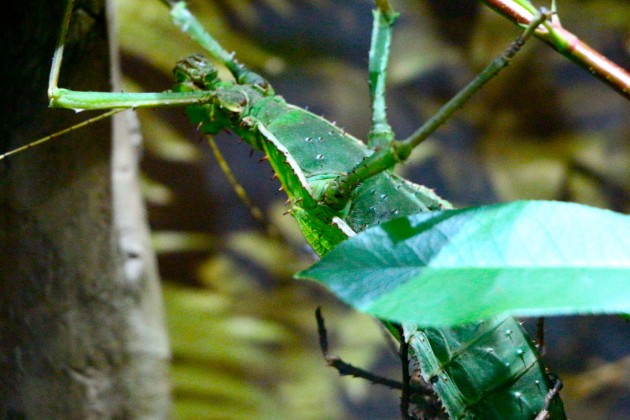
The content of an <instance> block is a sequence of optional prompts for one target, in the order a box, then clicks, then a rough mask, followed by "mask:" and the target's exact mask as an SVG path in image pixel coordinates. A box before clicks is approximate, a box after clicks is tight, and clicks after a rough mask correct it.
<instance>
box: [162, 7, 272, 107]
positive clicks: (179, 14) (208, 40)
mask: <svg viewBox="0 0 630 420" xmlns="http://www.w3.org/2000/svg"><path fill="white" fill-rule="evenodd" d="M163 3H166V4H168V5H169V7H170V8H171V19H172V20H173V23H174V24H175V25H176V26H177V27H178V28H179V29H181V30H182V32H185V33H186V34H188V36H190V37H191V38H192V39H193V40H194V41H196V42H197V43H198V44H199V45H201V47H203V48H204V49H206V50H207V51H208V52H209V53H210V54H211V55H212V56H213V57H214V58H216V59H217V60H219V61H220V62H221V63H222V64H223V65H224V66H225V67H227V69H228V70H230V73H232V75H233V76H234V78H235V79H236V81H237V82H238V83H239V84H248V85H252V86H255V87H257V88H258V89H259V90H260V91H261V92H263V93H264V94H266V95H273V94H274V92H273V89H272V88H271V86H270V85H269V83H268V82H267V81H266V80H265V79H264V78H263V77H262V76H260V75H259V74H258V73H255V72H253V71H251V70H249V69H247V68H246V67H245V66H243V65H242V64H241V63H239V62H238V61H236V59H235V58H234V54H231V53H229V52H227V51H226V50H225V49H223V47H222V46H221V45H220V44H219V43H218V42H217V41H216V40H215V39H214V38H213V37H212V36H211V35H210V34H209V33H208V31H206V30H205V28H204V27H203V26H202V25H201V23H200V22H199V21H198V20H197V18H196V17H195V16H194V15H193V14H192V13H190V11H189V10H188V8H187V7H186V3H185V2H183V1H177V2H173V1H167V0H163Z"/></svg>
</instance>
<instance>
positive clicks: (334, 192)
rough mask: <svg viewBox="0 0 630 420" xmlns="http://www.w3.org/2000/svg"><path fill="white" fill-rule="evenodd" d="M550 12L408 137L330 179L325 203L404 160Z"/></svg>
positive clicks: (342, 198)
mask: <svg viewBox="0 0 630 420" xmlns="http://www.w3.org/2000/svg"><path fill="white" fill-rule="evenodd" d="M549 15H550V13H549V12H547V11H546V10H544V9H542V10H541V11H540V13H539V15H538V17H537V18H536V19H534V20H533V21H532V22H531V23H530V24H529V25H528V26H527V28H525V30H524V31H523V33H522V34H521V35H520V36H519V37H518V38H517V39H516V40H515V41H514V42H513V43H512V44H511V45H510V46H509V47H508V48H507V49H506V50H505V51H504V52H503V54H501V55H500V56H499V57H497V58H495V59H494V60H493V61H492V62H491V63H490V64H489V65H488V66H487V67H486V68H485V69H484V70H483V71H482V72H481V73H480V74H479V75H478V76H477V77H476V78H475V79H473V81H471V82H470V83H469V84H468V85H466V86H465V87H464V88H463V89H462V90H461V91H459V93H458V94H457V95H455V96H454V97H453V98H452V99H451V100H450V101H448V102H447V103H446V104H445V105H443V106H442V107H441V108H440V110H439V111H438V112H437V113H436V114H435V115H434V116H433V117H431V118H430V119H429V120H428V121H427V122H426V123H425V124H424V125H422V126H421V127H420V128H419V129H418V130H416V131H415V132H414V133H413V134H411V135H410V136H409V137H408V138H406V139H405V140H402V141H392V142H390V145H389V147H385V148H382V149H380V150H378V151H376V152H375V153H374V154H372V155H371V156H369V157H368V158H367V159H365V160H364V161H362V162H361V163H359V164H358V165H357V166H356V167H355V168H354V169H352V171H351V172H350V173H349V174H348V175H345V176H340V177H339V179H338V180H337V181H336V182H333V183H331V184H330V187H329V188H328V191H326V192H325V195H324V201H325V202H326V204H328V205H329V206H331V207H333V208H341V207H343V206H344V205H345V203H346V202H347V200H348V197H349V196H350V193H351V192H352V191H353V190H354V189H355V188H356V187H357V186H358V185H359V184H360V183H361V182H363V181H365V180H366V179H368V178H370V177H372V176H373V175H376V174H378V173H380V172H383V171H385V170H387V169H390V168H392V167H394V166H395V165H396V164H398V163H400V162H403V161H404V160H406V159H407V158H408V157H409V155H410V154H411V151H412V150H413V149H414V148H415V147H416V146H418V145H419V144H420V143H422V141H424V140H426V139H427V138H428V137H429V136H430V135H431V134H433V132H434V131H435V130H437V129H438V128H439V127H440V126H441V125H442V124H444V123H445V122H446V121H447V120H448V119H449V118H450V117H451V116H452V115H453V114H454V113H455V111H457V110H458V109H459V108H460V107H462V106H463V105H464V104H465V103H466V101H468V99H470V98H471V97H472V96H473V94H474V93H476V92H477V91H478V90H479V89H480V88H481V87H482V86H483V85H485V84H486V82H488V81H489V80H490V79H492V78H493V77H494V76H496V75H497V74H498V73H499V72H500V71H501V70H502V69H503V68H504V67H506V66H508V65H509V64H510V62H511V61H512V58H514V56H515V55H516V53H517V52H518V51H519V50H520V48H521V47H522V46H523V44H525V42H526V41H527V40H528V39H529V38H530V37H531V36H532V34H533V33H534V31H535V30H536V28H538V26H540V25H541V24H542V23H543V22H545V21H546V20H547V18H548V17H549Z"/></svg>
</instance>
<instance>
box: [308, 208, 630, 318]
mask: <svg viewBox="0 0 630 420" xmlns="http://www.w3.org/2000/svg"><path fill="white" fill-rule="evenodd" d="M297 277H298V278H302V279H312V280H315V281H319V282H321V283H323V284H325V285H326V286H328V287H329V288H330V289H331V290H332V291H333V292H334V293H336V294H337V295H338V296H339V297H340V298H341V299H342V300H344V301H345V302H347V303H349V304H350V305H352V306H354V307H356V308H357V309H359V310H362V311H364V312H368V313H370V314H372V315H375V316H377V317H379V318H382V319H387V320H391V321H398V322H404V321H408V322H416V323H418V324H420V325H423V326H444V325H457V324H463V323H467V322H473V321H477V320H482V319H487V318H490V317H492V316H494V315H498V314H511V315H516V316H548V315H564V314H595V313H600V314H604V313H620V312H628V311H629V310H630V216H628V215H623V214H619V213H615V212H612V211H609V210H602V209H596V208H592V207H588V206H583V205H579V204H573V203H562V202H549V201H518V202H513V203H507V204H497V205H492V206H484V207H476V208H468V209H463V210H446V211H439V212H431V213H422V214H418V215H413V216H410V217H405V218H400V219H396V220H392V221H390V222H387V223H383V224H382V225H380V226H378V227H374V228H371V229H368V230H366V231H365V232H362V233H360V234H358V235H357V236H355V237H353V238H351V239H349V240H347V241H345V242H343V243H342V244H341V245H339V246H338V247H337V248H335V249H334V250H332V251H331V252H330V253H328V254H327V255H326V256H325V257H324V258H323V259H322V260H321V261H319V262H318V263H316V264H315V265H313V266H312V267H311V268H309V269H308V270H305V271H303V272H301V273H298V275H297Z"/></svg>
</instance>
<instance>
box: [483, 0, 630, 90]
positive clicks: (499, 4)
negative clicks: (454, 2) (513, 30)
mask: <svg viewBox="0 0 630 420" xmlns="http://www.w3.org/2000/svg"><path fill="white" fill-rule="evenodd" d="M483 2H484V3H485V4H486V5H487V6H489V7H490V8H492V9H494V10H496V11H497V12H499V13H500V14H502V15H503V16H505V17H507V18H508V19H510V20H512V21H513V22H515V23H517V24H519V25H527V24H529V23H530V22H531V21H532V19H534V18H535V15H533V14H532V13H530V12H529V11H528V10H527V9H525V8H524V7H522V6H520V5H519V4H517V3H516V2H514V1H513V0H483ZM536 36H537V37H538V38H540V39H541V40H543V41H545V42H546V43H547V44H549V45H550V46H551V47H553V48H554V49H555V50H556V51H558V52H559V53H560V54H562V55H564V56H565V57H567V58H568V59H570V60H571V61H573V62H574V63H576V64H578V65H579V66H580V67H582V68H584V69H586V70H587V71H589V72H590V73H591V74H593V75H594V76H595V77H597V78H598V79H600V80H601V81H603V82H604V83H606V84H607V85H608V86H610V87H612V88H613V89H614V90H615V91H617V92H618V93H620V94H621V95H623V96H624V97H625V98H626V99H630V73H628V71H627V70H625V69H623V68H621V67H620V66H618V65H617V64H615V63H613V62H612V61H610V60H609V59H607V58H606V57H604V56H603V55H602V54H600V53H599V52H598V51H596V50H595V49H593V48H591V47H590V46H589V45H587V44H586V43H585V42H583V41H582V40H580V39H579V38H578V37H577V36H575V35H574V34H572V33H571V32H569V31H568V30H566V29H564V28H563V27H562V26H561V25H560V23H559V21H558V20H557V19H554V20H553V21H552V22H551V23H550V24H548V25H547V27H546V28H541V29H539V30H538V31H536Z"/></svg>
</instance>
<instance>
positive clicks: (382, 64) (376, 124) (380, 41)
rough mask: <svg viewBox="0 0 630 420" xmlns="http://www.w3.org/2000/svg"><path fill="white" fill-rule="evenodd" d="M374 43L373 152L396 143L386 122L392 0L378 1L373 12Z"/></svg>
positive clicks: (393, 13)
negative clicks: (386, 88) (393, 142)
mask: <svg viewBox="0 0 630 420" xmlns="http://www.w3.org/2000/svg"><path fill="white" fill-rule="evenodd" d="M372 13H373V15H374V23H373V26H372V41H371V45H370V63H369V73H370V78H369V86H370V99H371V101H372V128H371V130H370V133H369V135H368V146H370V147H371V148H373V149H376V148H382V147H386V146H387V145H388V144H389V143H390V142H391V141H392V140H394V132H393V131H392V128H391V126H390V125H389V123H388V122H387V106H386V105H385V103H386V101H385V84H386V82H387V62H388V60H389V50H390V46H391V39H392V27H393V26H394V23H396V19H397V18H398V13H397V12H396V11H395V10H394V9H393V8H392V6H391V4H390V3H389V0H376V9H374V11H373V12H372Z"/></svg>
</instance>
